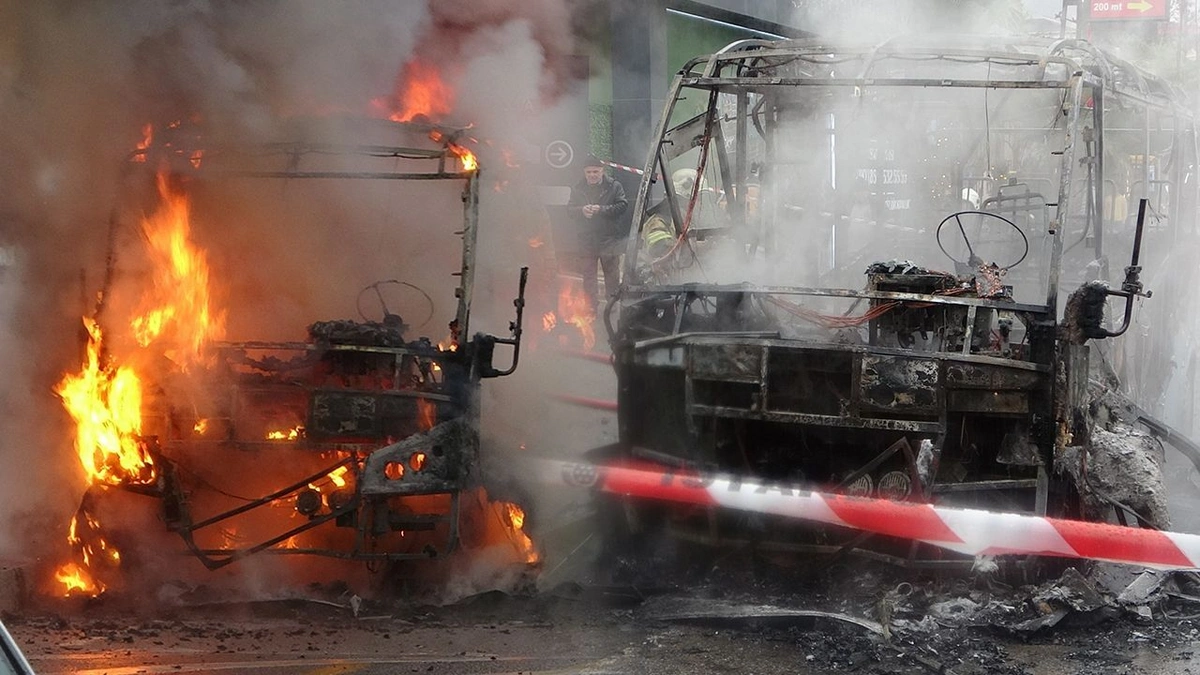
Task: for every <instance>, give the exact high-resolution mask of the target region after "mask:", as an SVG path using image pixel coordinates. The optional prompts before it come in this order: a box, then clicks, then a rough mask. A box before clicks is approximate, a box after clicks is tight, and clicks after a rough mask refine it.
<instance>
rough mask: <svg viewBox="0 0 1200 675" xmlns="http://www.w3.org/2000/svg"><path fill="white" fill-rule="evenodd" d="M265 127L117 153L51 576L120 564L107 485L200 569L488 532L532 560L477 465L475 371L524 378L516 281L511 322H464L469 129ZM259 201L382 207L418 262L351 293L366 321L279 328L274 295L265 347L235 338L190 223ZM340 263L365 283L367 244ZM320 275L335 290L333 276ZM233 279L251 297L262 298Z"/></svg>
mask: <svg viewBox="0 0 1200 675" xmlns="http://www.w3.org/2000/svg"><path fill="white" fill-rule="evenodd" d="M280 137H281V138H280V140H278V141H275V142H269V143H256V144H232V145H223V144H222V143H221V142H220V141H219V139H214V138H210V137H207V136H206V135H205V130H204V129H203V127H202V125H200V124H196V123H190V122H180V123H175V124H172V125H170V126H168V127H165V128H162V129H152V128H151V127H147V129H146V131H145V140H144V141H143V142H142V143H139V145H138V148H137V149H136V150H135V151H134V152H133V153H132V154H131V155H130V157H129V158H128V164H127V170H126V172H125V175H126V181H125V183H126V187H127V188H128V193H129V194H128V195H127V196H126V199H125V202H127V203H123V204H120V205H118V207H117V208H116V209H114V211H113V217H112V221H111V223H110V226H111V228H112V232H111V235H110V239H111V242H112V249H111V251H110V254H109V260H108V270H107V271H106V274H105V277H104V280H103V285H102V288H101V289H100V292H99V293H98V295H97V298H98V300H97V303H96V305H95V307H94V309H92V310H91V311H90V312H89V313H88V315H87V316H85V318H84V324H85V328H86V334H85V335H84V341H85V343H86V347H85V350H84V351H85V356H84V362H83V367H82V368H81V369H80V370H79V371H78V372H74V373H69V374H67V375H66V376H64V378H63V379H62V381H61V382H60V384H59V386H58V388H57V393H58V395H59V396H60V397H61V398H62V400H63V402H64V405H65V406H66V408H67V410H68V412H69V413H70V414H71V416H72V418H73V419H74V421H75V426H76V438H75V445H76V448H77V450H78V451H79V456H80V460H81V463H82V465H83V466H84V468H85V470H86V473H87V475H88V477H89V480H90V481H91V484H92V487H91V488H90V489H89V491H88V493H87V495H86V496H85V497H84V500H83V504H82V505H81V507H80V509H79V512H78V513H77V514H76V516H75V519H74V521H73V522H72V524H71V528H70V533H69V541H70V543H71V545H72V549H73V551H74V552H75V557H74V559H73V560H72V561H71V562H69V563H67V564H64V565H63V566H62V567H61V568H60V569H59V570H58V572H57V575H56V576H57V579H58V582H59V583H61V584H62V589H64V590H65V591H66V592H68V593H71V592H77V593H83V594H89V595H96V594H98V593H100V592H103V591H104V590H105V587H106V585H108V584H110V583H111V582H112V581H113V579H114V578H116V577H119V574H117V573H116V571H115V570H116V568H117V567H118V566H119V565H121V564H122V560H123V556H122V552H123V551H124V550H125V549H127V548H128V547H129V546H130V545H131V544H129V542H128V538H126V540H125V541H120V540H119V539H120V538H119V537H118V536H115V535H111V534H110V533H109V532H110V530H111V529H112V527H111V526H112V525H113V523H112V520H113V519H112V518H111V517H110V515H111V514H106V511H109V512H111V511H112V508H111V507H106V506H105V503H106V502H111V501H112V500H113V499H114V495H118V494H120V495H133V498H134V499H137V500H140V501H139V508H154V509H156V510H157V511H158V512H159V514H160V515H159V518H158V521H159V523H160V524H159V527H161V523H165V525H166V528H167V529H169V530H170V531H172V532H174V533H176V534H177V535H178V536H179V538H180V539H179V540H181V541H182V544H183V546H182V548H183V549H184V550H185V551H186V552H189V553H191V554H192V555H194V556H195V558H196V559H198V560H199V561H200V562H201V563H202V564H203V566H204V567H207V568H208V569H210V570H212V569H218V568H222V567H225V566H227V565H230V564H231V563H234V562H236V561H238V560H242V559H244V558H246V557H248V556H251V555H256V554H257V555H267V554H274V555H283V554H287V555H309V556H323V557H327V558H338V559H347V560H361V561H366V562H368V563H370V564H372V565H374V566H375V567H376V568H379V567H387V566H389V565H395V564H400V563H404V562H405V561H421V560H432V559H441V558H444V557H446V556H448V555H450V554H452V553H454V552H455V551H457V550H460V549H462V548H463V547H464V546H466V547H468V548H471V547H479V546H482V545H485V544H487V543H488V542H494V541H497V540H499V541H501V542H503V544H504V546H505V547H507V548H509V549H511V550H510V553H511V554H512V556H511V557H512V558H513V560H514V562H515V563H516V564H518V565H528V564H531V563H534V562H536V560H537V558H538V553H537V551H536V549H535V548H534V546H533V543H532V542H531V540H530V539H529V537H528V536H527V535H526V534H525V532H524V531H523V529H522V528H523V524H524V519H525V514H524V511H523V508H522V506H520V505H518V504H517V503H514V502H512V501H499V500H498V498H497V496H496V495H489V494H488V492H487V488H488V487H490V486H485V477H484V476H483V475H482V474H481V471H480V470H479V461H480V442H479V416H480V409H479V393H480V383H481V381H482V380H484V379H487V378H495V377H502V376H505V375H508V374H510V373H512V372H513V371H514V370H515V369H516V367H517V362H518V358H519V355H520V344H521V330H522V311H523V307H524V292H525V281H526V270H524V269H523V270H521V273H520V278H519V280H518V279H517V278H516V276H515V275H514V279H513V281H514V290H515V291H516V296H515V300H514V305H515V309H516V317H515V320H514V321H513V322H512V323H511V324H510V326H509V328H510V334H508V335H505V336H502V337H497V336H493V335H489V334H486V333H483V332H474V333H472V331H473V330H475V326H474V324H473V323H472V311H471V310H472V297H473V291H474V287H475V281H476V264H475V255H476V238H477V233H478V228H479V192H480V190H479V184H480V183H479V181H480V171H479V167H478V161H477V159H476V157H475V156H474V154H473V153H472V152H471V151H470V150H469V149H468V148H467V146H466V143H467V142H468V141H467V139H466V137H465V130H464V129H455V128H448V127H444V126H437V125H433V124H430V123H427V122H421V121H414V122H406V123H396V122H391V121H383V120H367V119H353V120H348V119H345V120H343V119H324V120H292V121H290V122H288V123H287V124H286V125H284V126H283V128H281V130H280ZM348 184H349V185H352V186H354V187H351V188H346V187H341V186H345V185H348ZM405 185H407V186H409V188H408V189H409V192H408V193H403V192H402V191H401V190H402V189H401V186H405ZM442 185H444V186H445V187H444V188H439V187H438V186H442ZM331 186H339V187H338V188H337V189H338V190H342V191H343V192H339V195H341V196H343V197H344V196H345V195H352V196H353V199H354V200H357V201H354V202H346V201H343V202H340V203H342V204H346V206H345V207H344V208H342V210H339V211H336V212H334V213H333V214H332V215H330V214H326V213H323V212H322V211H321V209H322V208H323V206H322V204H323V203H324V202H322V198H323V196H322V195H320V194H319V193H320V192H321V191H322V190H329V189H333V188H331ZM397 194H400V196H399V197H398V196H397ZM414 195H418V196H420V204H419V205H417V201H416V197H415V196H414ZM269 200H283V201H289V200H290V202H293V203H295V204H296V205H295V206H293V207H291V208H290V209H282V210H280V211H279V212H278V213H279V217H280V219H281V220H282V221H283V227H284V228H285V231H290V232H292V234H293V236H297V235H295V232H296V231H298V230H299V228H298V227H296V228H291V225H292V224H293V223H297V222H299V220H300V219H302V218H305V217H308V216H309V215H311V214H313V213H317V214H319V215H321V216H323V217H325V216H327V217H333V218H337V217H345V214H346V213H347V212H349V211H352V207H354V206H361V207H363V208H367V209H370V208H372V207H373V205H375V204H383V205H384V206H385V207H386V208H385V209H384V210H382V211H378V210H375V211H368V212H369V213H371V214H373V215H374V216H375V217H377V218H378V219H379V220H380V221H381V222H382V223H383V225H381V226H379V227H389V226H390V227H393V228H396V227H398V223H399V222H401V221H400V220H398V219H397V216H396V214H397V213H399V214H400V215H406V214H408V213H410V212H411V213H416V212H418V211H420V218H421V220H422V222H424V223H426V224H425V225H424V226H423V227H422V228H421V229H419V230H418V229H416V228H411V229H408V230H402V231H401V232H399V234H396V235H395V236H399V237H401V240H402V241H404V242H406V243H407V244H409V245H408V246H406V247H405V250H407V251H409V252H410V253H411V254H412V255H415V256H419V259H420V264H416V265H414V264H411V261H410V264H408V265H397V263H399V262H403V260H404V259H403V258H400V257H392V256H397V255H398V254H400V253H401V252H402V251H400V250H396V249H391V250H390V251H388V250H385V251H381V252H379V253H380V254H379V256H377V259H378V260H382V261H383V263H384V264H385V265H386V266H387V268H388V269H390V270H391V271H392V272H393V273H395V274H397V275H398V277H397V278H385V279H376V280H374V281H372V282H371V283H368V284H365V285H363V286H362V288H361V290H360V291H359V292H358V293H357V297H355V296H354V294H353V293H351V294H350V297H347V298H344V299H343V300H344V301H345V302H344V303H342V304H346V305H348V306H350V307H357V310H358V315H359V316H358V318H355V319H347V320H330V321H317V322H313V323H309V324H308V325H307V334H306V335H304V336H297V337H299V338H301V339H290V340H289V339H273V338H276V337H277V334H278V332H279V331H277V330H276V331H274V332H273V333H272V332H270V331H271V329H272V328H273V327H274V323H275V322H282V321H283V317H284V315H285V311H284V309H285V308H286V307H287V306H288V303H287V301H286V299H285V298H277V299H273V298H270V297H268V298H266V299H265V300H266V304H267V306H270V307H274V308H277V310H278V313H277V314H276V315H275V316H274V317H258V318H255V317H250V321H249V323H250V325H256V326H259V327H260V329H262V330H267V331H268V333H267V337H268V339H259V340H252V341H244V340H243V341H229V340H227V339H226V333H227V331H226V324H227V323H229V322H230V321H232V319H233V317H231V316H230V312H229V311H228V308H227V307H224V306H222V303H221V302H220V301H219V300H218V295H219V294H218V293H217V292H215V291H214V290H213V289H212V288H211V287H212V286H213V285H214V284H213V283H211V282H213V281H214V280H213V279H210V276H211V272H210V267H211V266H210V264H209V262H208V255H207V252H206V251H205V249H204V247H202V246H201V245H200V244H199V243H198V234H199V233H198V231H197V230H199V229H200V228H199V226H198V225H197V226H193V224H192V221H193V220H195V219H197V218H200V217H201V216H204V217H207V218H208V219H209V220H212V219H217V220H222V219H223V220H231V219H234V220H236V219H238V218H245V217H247V214H246V212H241V211H239V210H238V209H239V208H241V207H242V206H244V205H247V204H260V203H263V202H265V201H269ZM202 212H203V213H202ZM254 215H255V216H256V217H265V215H264V212H259V213H257V214H254ZM292 219H295V220H294V221H293V220H292ZM255 224H256V225H258V226H260V227H266V225H265V224H264V223H263V222H258V223H255ZM335 225H337V223H336V222H335ZM340 227H341V228H349V227H350V226H349V225H347V224H341V225H340ZM330 231H335V232H336V231H338V230H337V227H334V228H333V229H331V230H330ZM346 231H348V230H346ZM371 231H372V232H379V230H378V229H376V230H371ZM227 232H235V230H228V229H227ZM229 236H232V235H229ZM345 236H346V237H347V238H348V237H349V235H345ZM377 236H378V240H379V241H381V242H387V241H392V238H389V237H390V236H391V235H388V236H387V237H385V236H384V234H378V235H377ZM296 241H298V240H296ZM330 245H332V246H335V247H336V246H339V245H341V244H339V243H338V242H336V241H333V242H331V243H330ZM235 248H236V247H235ZM131 251H132V252H134V253H133V254H131V253H130V252H131ZM235 252H236V251H235ZM277 255H279V256H280V257H283V258H287V257H289V256H297V255H298V254H297V252H296V250H295V249H288V248H286V247H285V248H283V249H282V250H280V251H278V252H277ZM329 255H330V256H337V255H339V253H338V252H337V251H330V252H329ZM340 255H346V256H357V258H359V259H361V265H362V267H363V268H364V273H366V272H365V270H366V269H367V268H368V260H369V259H370V256H369V255H366V254H365V253H363V252H357V253H356V252H355V251H349V250H347V251H343V252H341V254H340ZM353 259H354V258H352V259H351V260H353ZM249 264H251V265H254V264H255V263H254V262H253V261H249ZM329 264H332V259H330V261H329ZM258 265H261V266H265V265H266V261H264V260H260V261H259V263H258ZM397 267H399V269H397ZM250 272H252V270H248V271H247V272H246V273H245V274H246V275H247V276H249V275H250ZM316 272H318V273H319V274H318V275H317V277H318V281H319V282H320V283H322V284H328V285H329V286H331V287H335V286H338V285H339V284H338V282H339V281H340V280H339V279H337V278H335V277H330V276H329V275H331V274H335V273H334V272H333V271H332V269H330V270H325V271H322V270H320V269H317V270H316ZM322 274H324V275H325V276H324V277H322V276H321V275H322ZM399 275H404V276H399ZM286 281H287V283H295V284H300V283H302V279H301V277H297V278H295V279H290V280H286ZM243 283H244V285H245V286H246V287H247V288H243V289H242V290H241V291H240V292H241V294H242V297H246V298H251V297H254V296H255V295H256V294H257V295H261V294H262V293H264V292H265V291H264V289H262V288H261V286H259V284H257V283H255V282H253V281H252V280H251V281H244V282H243ZM431 284H438V285H437V286H433V285H431ZM283 288H285V289H286V288H287V286H286V285H285V286H283ZM427 289H428V290H427ZM313 292H314V293H315V292H316V291H315V290H314V291H313ZM243 318H244V319H245V318H246V317H243ZM259 319H265V320H259ZM309 321H311V319H309ZM497 346H503V347H504V349H506V350H507V352H506V355H497V353H496V352H497ZM497 356H499V357H500V359H505V358H506V359H507V362H506V363H504V364H500V363H499V361H498V360H497V358H496V357H497ZM510 499H511V497H510ZM134 536H135V537H136V536H137V535H136V533H135V535H134ZM177 541H178V540H177ZM156 545H157V544H156Z"/></svg>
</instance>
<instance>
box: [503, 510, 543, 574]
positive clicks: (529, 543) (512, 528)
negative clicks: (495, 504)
mask: <svg viewBox="0 0 1200 675" xmlns="http://www.w3.org/2000/svg"><path fill="white" fill-rule="evenodd" d="M500 505H501V507H502V508H503V509H504V512H503V515H504V517H505V518H506V519H507V521H508V523H507V524H508V528H509V532H510V534H511V535H512V538H513V545H514V546H516V547H517V552H518V553H520V554H521V556H522V558H523V559H524V560H525V562H527V563H535V562H537V561H538V560H540V559H541V556H540V555H539V554H538V551H537V547H536V546H534V545H533V540H532V539H530V538H529V535H528V534H527V533H526V532H525V530H524V527H525V510H524V509H522V508H521V507H520V506H517V505H516V504H513V503H512V502H501V504H500Z"/></svg>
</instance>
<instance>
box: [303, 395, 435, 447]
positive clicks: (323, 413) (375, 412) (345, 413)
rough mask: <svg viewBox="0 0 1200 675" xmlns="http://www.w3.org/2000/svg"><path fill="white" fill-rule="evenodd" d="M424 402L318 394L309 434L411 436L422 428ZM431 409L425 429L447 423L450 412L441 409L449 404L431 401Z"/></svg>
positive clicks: (394, 397) (406, 398)
mask: <svg viewBox="0 0 1200 675" xmlns="http://www.w3.org/2000/svg"><path fill="white" fill-rule="evenodd" d="M430 396H432V395H430ZM423 400H425V399H421V398H414V397H412V396H406V395H399V394H395V393H386V392H360V391H355V392H342V391H318V392H314V393H313V395H312V405H311V408H310V409H309V416H308V426H307V427H306V431H307V433H308V436H309V437H310V438H313V439H323V438H336V437H354V438H399V437H404V436H408V435H410V434H413V433H416V432H417V431H419V430H420V429H421V428H422V424H421V423H420V422H419V420H421V419H422V414H421V412H420V410H419V402H420V401H423ZM429 405H431V406H432V409H431V410H430V411H429V412H427V413H425V417H426V419H427V420H428V421H427V422H425V426H429V425H432V424H433V423H434V421H436V420H438V419H444V417H445V416H446V415H445V413H446V412H447V411H444V410H442V409H441V407H442V406H443V405H447V404H445V403H438V402H433V401H429Z"/></svg>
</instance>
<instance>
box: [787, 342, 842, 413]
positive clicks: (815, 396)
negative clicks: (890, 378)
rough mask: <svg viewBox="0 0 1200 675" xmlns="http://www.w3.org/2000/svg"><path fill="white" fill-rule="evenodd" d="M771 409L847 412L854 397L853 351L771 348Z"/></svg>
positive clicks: (798, 411)
mask: <svg viewBox="0 0 1200 675" xmlns="http://www.w3.org/2000/svg"><path fill="white" fill-rule="evenodd" d="M767 362H768V366H769V368H768V373H769V377H768V379H767V397H768V398H767V400H768V401H769V407H770V409H771V410H779V411H783V412H797V413H810V414H813V415H846V414H848V412H849V410H850V408H851V401H852V399H853V389H854V387H853V373H854V367H853V364H854V354H852V353H850V352H846V351H840V350H801V349H778V348H771V350H770V352H769V353H768V356H767Z"/></svg>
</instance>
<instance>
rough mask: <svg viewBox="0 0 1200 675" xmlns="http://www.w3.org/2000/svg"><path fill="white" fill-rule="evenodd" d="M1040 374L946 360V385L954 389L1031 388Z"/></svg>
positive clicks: (1039, 377) (1004, 367)
mask: <svg viewBox="0 0 1200 675" xmlns="http://www.w3.org/2000/svg"><path fill="white" fill-rule="evenodd" d="M1039 379H1041V375H1040V374H1039V373H1037V372H1034V371H1029V370H1018V369H1016V368H1008V367H1006V366H997V365H991V364H983V363H968V362H963V361H947V362H946V386H948V387H953V388H956V389H966V388H970V389H992V390H997V389H1032V388H1034V387H1035V386H1037V384H1038V380H1039Z"/></svg>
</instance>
